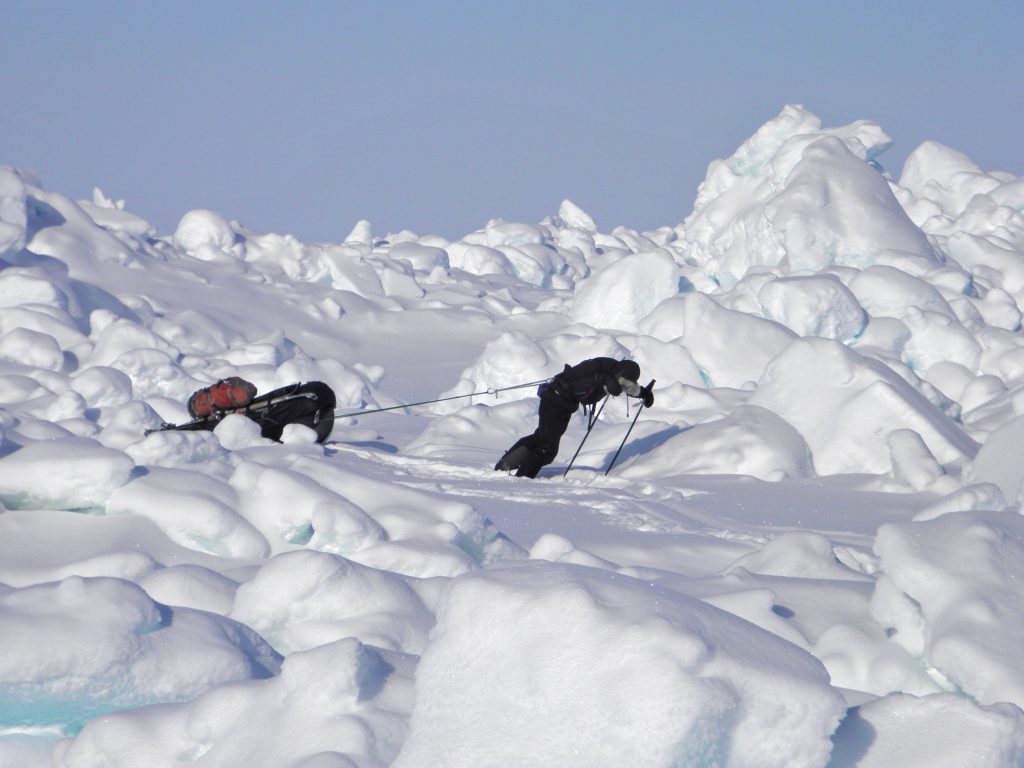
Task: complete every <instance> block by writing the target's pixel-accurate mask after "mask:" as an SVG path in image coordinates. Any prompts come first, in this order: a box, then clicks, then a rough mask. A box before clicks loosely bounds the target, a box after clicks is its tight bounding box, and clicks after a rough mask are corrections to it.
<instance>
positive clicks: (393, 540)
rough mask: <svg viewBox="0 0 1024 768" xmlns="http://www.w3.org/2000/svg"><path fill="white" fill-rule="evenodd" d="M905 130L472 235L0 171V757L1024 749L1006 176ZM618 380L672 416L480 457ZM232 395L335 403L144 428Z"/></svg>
mask: <svg viewBox="0 0 1024 768" xmlns="http://www.w3.org/2000/svg"><path fill="white" fill-rule="evenodd" d="M890 144H891V139H890V138H889V137H888V136H887V135H886V134H885V132H884V131H883V130H882V128H881V127H880V126H878V125H876V124H875V123H872V122H870V121H866V120H862V121H858V122H856V123H853V124H851V125H847V126H839V127H832V128H828V127H823V126H822V124H821V121H820V120H819V119H818V118H817V117H816V116H815V115H814V114H812V113H811V112H809V111H808V110H806V109H804V108H803V107H800V106H796V105H790V106H786V107H785V108H784V109H783V110H782V111H781V113H780V114H779V115H778V116H777V117H775V118H774V119H772V120H770V121H769V122H767V123H766V124H765V125H764V126H762V127H761V128H759V129H758V130H756V131H755V132H754V134H753V135H752V136H751V138H750V139H748V140H747V141H746V142H744V143H743V145H742V146H741V147H739V148H738V149H737V151H736V152H735V153H734V154H733V156H732V157H729V158H724V159H721V160H715V161H713V162H712V163H711V164H710V165H709V168H708V175H707V178H706V179H705V181H704V182H703V183H702V184H701V186H700V188H699V189H698V190H696V196H695V202H694V205H693V210H692V212H691V213H689V215H686V212H685V211H681V212H680V213H681V215H680V221H679V222H677V223H674V224H673V223H667V224H666V226H664V227H662V228H660V229H658V230H655V231H651V232H637V231H634V230H631V229H628V228H627V227H624V226H617V227H615V228H614V229H612V230H611V231H606V230H603V229H602V227H601V226H600V225H599V223H598V222H596V221H595V220H594V219H593V218H592V217H591V216H590V215H588V214H587V213H586V211H585V210H584V208H583V207H581V206H580V205H578V204H577V203H579V202H584V203H585V201H576V202H572V201H568V200H566V201H563V202H562V203H561V204H560V205H559V206H558V209H557V211H553V212H552V215H551V216H550V217H548V218H546V219H545V220H544V221H542V222H537V223H523V222H512V221H506V220H502V219H494V220H492V221H490V222H487V223H486V224H485V225H484V226H483V227H482V228H481V229H479V230H478V231H476V232H472V233H468V234H466V235H465V236H464V237H463V238H462V239H460V240H457V241H449V240H447V239H445V238H442V237H438V236H435V235H430V234H417V233H414V232H410V231H401V232H397V233H380V232H374V231H373V227H372V224H371V223H370V222H368V221H365V220H360V221H356V222H354V223H353V225H352V227H351V232H350V234H349V235H348V236H347V237H346V238H345V239H344V241H343V242H339V243H305V242H301V241H299V240H297V239H296V238H294V237H293V236H291V235H286V234H285V235H282V234H273V233H271V234H266V233H261V232H259V231H258V230H257V229H252V228H250V227H251V226H253V225H256V224H258V223H257V222H251V223H248V224H242V223H240V222H236V221H229V220H228V219H227V218H225V217H224V216H222V215H221V214H220V213H218V212H216V211H210V210H194V211H190V212H188V213H187V214H185V215H184V216H183V217H182V219H181V222H180V224H179V225H178V227H177V228H176V231H175V232H174V233H171V234H164V235H161V234H159V233H157V232H156V231H155V230H154V228H153V227H152V226H151V225H150V224H149V223H148V222H146V221H145V220H144V219H143V218H141V217H139V216H136V215H134V214H133V213H131V212H130V210H129V206H128V205H127V204H126V203H125V202H124V201H117V202H112V201H111V200H110V199H109V198H108V197H107V196H106V195H105V194H104V193H103V192H102V191H100V190H96V191H95V193H94V194H93V196H92V199H91V200H80V201H76V200H73V199H71V198H69V197H68V196H66V195H64V194H61V193H60V192H56V191H51V190H47V189H46V188H45V187H44V185H43V184H42V182H41V181H40V180H39V179H38V178H37V177H36V176H35V174H34V173H32V172H31V171H30V170H27V169H14V168H0V504H2V506H0V645H2V648H3V654H2V655H0V766H5V767H6V766H17V767H18V768H36V767H38V766H59V767H61V768H99V766H104V767H106V768H114V767H123V768H129V767H131V768H135V767H136V766H140V765H146V766H172V765H176V766H180V765H196V766H204V767H207V768H210V767H214V766H223V767H224V768H229V767H234V766H240V765H259V766H261V767H263V768H313V767H314V766H317V767H324V768H326V766H337V767H344V768H353V767H356V768H378V767H381V766H390V765H395V766H399V767H401V768H413V767H416V768H418V767H419V766H427V765H439V766H446V768H482V767H484V766H503V767H505V766H547V765H551V766H556V765H557V766H559V767H560V768H572V767H574V766H579V767H580V768H584V767H585V768H594V767H595V766H609V768H610V767H612V766H615V767H616V768H618V767H619V766H625V765H629V766H643V767H647V766H649V767H650V768H662V767H663V768H684V767H685V768H711V767H712V766H715V767H718V768H769V767H771V766H780V767H782V766H786V767H787V768H788V767H790V766H807V767H808V768H810V767H813V766H818V767H821V768H826V767H828V768H854V767H857V768H874V767H875V766H879V767H881V766H886V767H888V766H899V767H900V768H934V767H935V766H950V767H953V766H967V765H969V766H972V767H977V768H1002V767H1004V766H1005V767H1006V768H1015V767H1016V768H1019V766H1021V765H1024V709H1022V707H1024V675H1022V673H1021V670H1020V654H1021V650H1020V649H1021V647H1022V645H1024V612H1022V607H1024V518H1022V516H1021V500H1022V485H1021V483H1022V477H1024V471H1022V470H1021V468H1020V461H1019V460H1015V458H1014V457H1015V456H1016V450H1017V448H1018V445H1019V443H1020V440H1021V438H1024V426H1022V424H1024V336H1022V334H1021V316H1022V309H1024V266H1022V265H1024V179H1019V178H1015V177H1013V176H1011V175H1009V174H1007V173H1003V172H1000V171H998V170H994V171H985V170H983V169H981V168H979V167H978V166H977V165H976V164H975V163H973V162H972V161H971V160H970V158H968V157H966V156H965V155H963V154H962V153H960V152H958V151H956V150H955V149H952V148H949V147H944V146H942V145H940V144H937V143H935V142H926V143H925V144H923V145H922V146H921V147H919V148H918V149H916V150H915V151H914V152H913V153H912V154H911V155H910V157H909V159H908V161H907V163H906V165H905V167H904V168H903V170H902V174H900V175H899V177H898V178H897V177H896V176H895V175H893V174H891V173H889V172H887V171H886V170H885V169H884V168H883V166H882V165H881V163H882V162H883V161H884V152H885V150H886V148H887V147H888V146H889V145H890ZM597 355H606V356H611V357H616V358H622V357H631V358H633V359H635V360H637V362H638V363H639V364H640V366H641V370H642V383H646V382H648V381H650V380H652V379H653V380H656V384H655V387H654V392H655V397H656V399H655V403H654V405H653V407H651V408H650V409H641V410H639V411H638V410H637V402H636V401H630V402H629V403H627V402H626V399H625V398H623V397H619V398H613V399H610V400H609V401H608V402H607V403H606V407H605V408H604V409H603V410H602V411H601V414H600V418H599V419H598V420H597V421H596V423H595V424H594V426H593V429H592V430H591V431H590V432H589V434H588V433H587V423H586V421H585V420H584V418H583V417H582V416H578V417H575V418H574V419H573V421H572V422H571V424H570V427H569V429H568V431H567V433H566V435H565V437H564V439H563V440H562V444H561V449H560V452H559V455H558V457H557V458H556V460H555V462H554V463H553V464H552V465H551V466H549V467H547V468H546V469H544V470H543V471H542V473H541V475H540V477H538V478H537V479H535V480H528V479H520V478H515V477H513V476H509V475H507V474H505V473H501V472H495V471H494V470H493V469H492V467H493V465H494V463H495V461H496V460H497V459H498V458H499V457H500V455H501V454H502V452H503V451H504V450H505V449H506V448H508V446H509V445H511V443H512V442H514V441H515V440H516V438H517V437H519V436H521V435H523V434H526V433H528V432H530V431H532V430H533V429H534V427H535V425H536V414H537V398H536V391H535V390H536V385H537V383H538V382H539V381H542V380H545V379H548V378H549V377H551V376H553V375H555V374H556V373H558V372H559V371H560V370H561V369H562V367H563V365H564V364H566V363H569V364H574V363H577V362H580V361H582V360H584V359H587V358H589V357H594V356H597ZM229 375H237V376H242V377H244V378H246V379H248V380H249V381H251V382H253V383H254V384H255V385H256V386H257V388H258V390H259V391H260V392H266V391H269V390H270V389H273V388H276V387H279V386H283V385H285V384H290V383H293V382H297V381H312V380H318V381H323V382H326V383H327V384H329V385H330V386H331V387H332V389H334V391H335V393H336V394H337V397H338V412H339V415H341V416H343V417H341V418H339V419H338V421H337V422H336V424H335V427H334V430H333V432H332V434H331V435H330V437H329V439H328V440H327V441H326V442H325V443H324V444H318V443H316V442H315V440H314V435H313V433H312V432H311V431H310V430H308V429H306V428H304V427H299V426H294V427H289V428H288V429H287V430H286V432H285V434H284V435H283V437H282V441H281V442H280V443H275V442H273V441H271V440H268V439H264V438H262V437H261V436H260V434H259V430H258V428H257V427H256V425H255V424H254V423H253V422H250V421H249V420H248V419H246V418H244V417H243V416H240V415H233V416H230V417H228V418H226V419H224V421H223V422H222V423H221V424H220V425H218V427H217V429H216V430H215V431H212V432H203V431H173V430H167V431H155V432H152V433H151V434H148V435H147V434H146V433H147V430H153V429H155V428H158V427H160V426H161V424H163V423H165V422H167V423H182V422H184V421H186V420H187V418H188V416H187V411H186V407H185V403H186V400H187V398H188V396H189V395H190V394H191V393H192V392H193V391H194V390H196V389H198V388H199V387H201V386H204V385H207V384H209V383H212V382H214V381H216V380H217V379H219V378H223V377H225V376H229ZM520 385H522V386H520ZM441 398H445V399H444V400H443V401H442V402H436V403H426V404H420V403H422V401H434V400H438V399H441ZM409 404H416V405H409ZM395 406H398V407H395ZM379 409H388V410H379ZM585 436H586V440H585V442H584V437H585ZM581 444H582V446H581ZM577 448H579V454H578V456H576V458H575V461H574V462H573V463H572V467H571V469H569V470H568V471H566V470H567V467H568V465H569V463H570V460H571V459H573V454H574V453H575V452H576V451H577ZM613 459H614V462H615V463H614V466H613V467H612V468H611V470H610V471H608V468H609V466H610V465H611V463H612V461H613Z"/></svg>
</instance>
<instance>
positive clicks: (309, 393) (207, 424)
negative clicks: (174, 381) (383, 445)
mask: <svg viewBox="0 0 1024 768" xmlns="http://www.w3.org/2000/svg"><path fill="white" fill-rule="evenodd" d="M336 406H337V400H336V399H335V396H334V390H332V389H331V388H330V387H329V386H327V385H326V384H324V383H323V382H321V381H310V382H306V383H305V384H289V385H288V386H286V387H281V388H280V389H275V390H273V391H272V392H268V393H267V394H265V395H260V396H259V397H254V398H253V399H252V400H251V401H250V402H249V404H248V405H246V406H244V407H241V408H230V409H225V410H215V411H213V412H212V413H210V415H208V416H203V417H201V418H198V419H193V420H192V421H189V422H186V423H184V424H161V425H160V427H159V428H157V429H150V430H147V431H146V434H147V435H148V434H151V433H153V432H163V431H166V430H182V431H194V430H212V429H214V428H215V427H216V426H217V425H218V424H219V423H220V422H221V420H222V419H223V418H224V417H225V416H227V415H229V414H232V413H240V414H242V415H243V416H247V417H248V418H250V419H252V420H253V421H255V422H256V423H257V424H259V425H260V434H261V435H262V436H263V437H267V438H270V439H271V440H276V441H278V442H280V440H281V434H282V433H283V432H284V428H285V427H286V426H288V425H289V424H303V425H305V426H307V427H309V428H310V429H312V430H313V431H314V432H316V441H317V442H318V443H322V442H324V441H325V440H326V439H327V438H328V437H329V436H330V434H331V430H332V429H333V428H334V409H335V407H336Z"/></svg>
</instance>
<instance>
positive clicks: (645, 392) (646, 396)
mask: <svg viewBox="0 0 1024 768" xmlns="http://www.w3.org/2000/svg"><path fill="white" fill-rule="evenodd" d="M640 397H641V398H643V401H644V408H650V407H651V406H652V405H654V390H653V389H651V385H650V384H648V385H647V386H646V387H644V388H643V389H641V390H640Z"/></svg>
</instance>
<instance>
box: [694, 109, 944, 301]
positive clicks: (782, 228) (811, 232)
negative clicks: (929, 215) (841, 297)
mask: <svg viewBox="0 0 1024 768" xmlns="http://www.w3.org/2000/svg"><path fill="white" fill-rule="evenodd" d="M890 144H891V141H890V140H889V139H888V137H887V136H885V134H884V133H882V132H881V131H880V129H879V128H878V126H877V125H875V124H874V123H870V122H867V121H861V122H858V123H854V124H852V125H849V126H845V127H843V128H838V129H831V130H822V128H821V122H820V120H818V118H817V117H815V116H814V115H812V114H811V113H809V112H807V111H806V110H804V109H803V108H802V107H798V106H787V107H786V108H785V109H784V110H783V111H782V113H780V115H779V116H778V117H776V118H775V119H774V120H772V121H769V122H768V123H766V124H765V125H764V126H762V127H761V129H760V130H758V132H757V133H756V134H755V135H754V136H753V137H751V138H750V139H749V140H748V141H747V142H746V143H745V144H744V145H743V146H742V147H740V148H739V149H738V150H737V151H736V153H735V154H734V155H733V156H732V157H731V158H729V159H727V160H724V161H716V162H714V163H712V164H711V165H710V166H709V168H708V175H707V178H706V179H705V180H704V182H703V183H702V184H701V188H700V191H699V193H698V196H697V201H696V203H695V205H694V210H693V213H692V214H690V216H688V217H687V219H686V220H685V221H684V222H683V229H684V239H683V242H684V254H685V255H686V257H687V258H688V259H689V260H692V261H693V262H694V263H696V264H698V265H700V266H702V267H703V268H704V269H706V270H707V271H708V273H709V274H711V275H712V276H713V277H714V278H715V279H716V280H717V281H718V282H719V283H720V284H721V285H722V286H723V287H726V288H728V287H731V286H733V285H735V284H736V282H738V281H739V280H741V279H742V278H743V277H744V275H746V274H747V273H748V272H749V271H750V270H752V269H754V268H757V267H771V268H779V269H782V270H784V271H786V272H796V271H798V270H813V271H820V270H823V269H826V268H828V267H831V266H850V267H857V268H864V267H867V266H870V265H871V264H874V263H876V262H877V261H878V260H880V259H883V258H887V257H888V255H889V254H899V255H900V256H901V258H905V259H909V260H911V261H913V262H915V263H920V264H932V265H938V264H939V263H941V259H940V258H939V257H938V256H937V255H936V254H935V252H934V251H933V250H932V247H931V245H930V244H929V243H928V240H927V238H925V236H924V234H923V233H922V232H921V231H920V230H919V229H918V228H917V227H916V226H915V225H914V223H913V222H912V221H911V220H910V219H909V217H908V216H907V214H906V213H905V212H904V210H903V208H902V207H901V206H900V204H899V202H898V201H897V199H896V197H895V196H894V194H893V192H892V191H891V189H890V188H889V184H888V182H887V181H886V180H885V178H884V177H883V176H882V175H881V174H880V173H879V172H878V171H877V170H875V168H874V167H872V166H871V165H870V164H869V161H870V160H872V159H874V157H876V156H877V155H879V154H880V153H881V152H883V151H884V150H885V149H886V148H888V146H889V145H890Z"/></svg>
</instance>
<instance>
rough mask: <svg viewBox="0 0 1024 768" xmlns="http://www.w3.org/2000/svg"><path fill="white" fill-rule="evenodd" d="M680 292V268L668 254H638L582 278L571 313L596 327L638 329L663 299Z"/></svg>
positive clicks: (577, 318)
mask: <svg viewBox="0 0 1024 768" xmlns="http://www.w3.org/2000/svg"><path fill="white" fill-rule="evenodd" d="M678 292H679V267H678V266H676V263H675V261H673V260H672V257H671V256H669V255H668V254H665V253H638V254H635V255H630V256H627V257H625V258H623V259H620V260H619V261H616V262H614V263H612V264H610V265H608V266H607V267H605V268H604V269H602V270H600V271H598V272H596V273H594V274H593V275H591V276H590V277H588V278H587V279H586V280H582V281H581V282H580V283H579V286H578V287H577V289H576V294H575V298H574V299H573V302H572V306H571V307H570V308H569V316H570V317H571V318H572V319H573V320H575V321H577V322H581V323H586V324H587V325H590V326H592V327H594V328H616V329H618V330H620V331H635V330H636V329H637V324H638V323H639V322H640V320H641V319H643V318H644V317H645V316H646V315H648V314H650V313H651V311H653V310H654V308H655V307H657V306H658V305H659V304H660V303H661V302H662V301H664V300H665V299H667V298H670V297H671V296H675V295H676V294H677V293H678Z"/></svg>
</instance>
